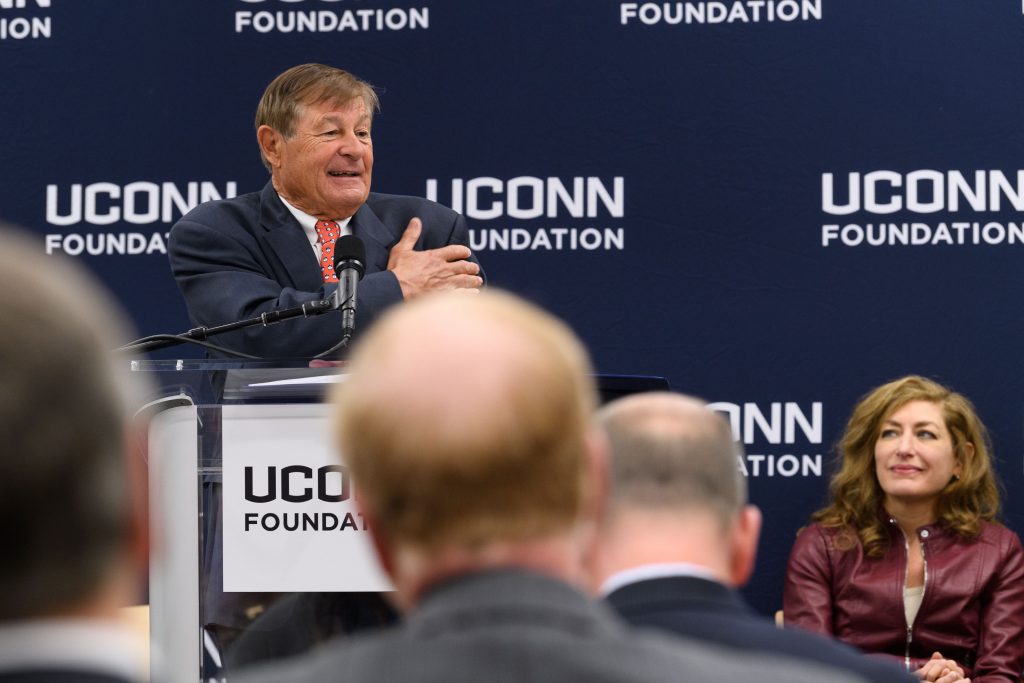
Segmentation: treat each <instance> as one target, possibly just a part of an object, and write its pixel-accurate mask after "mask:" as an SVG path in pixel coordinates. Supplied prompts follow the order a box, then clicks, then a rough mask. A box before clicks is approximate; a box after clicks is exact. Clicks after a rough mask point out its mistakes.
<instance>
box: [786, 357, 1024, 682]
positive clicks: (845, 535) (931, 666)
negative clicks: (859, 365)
mask: <svg viewBox="0 0 1024 683" xmlns="http://www.w3.org/2000/svg"><path fill="white" fill-rule="evenodd" d="M989 450H990V447H989V445H988V434H987V432H986V430H985V427H984V425H983V424H982V423H981V421H980V420H979V419H978V416H977V415H976V414H975V411H974V407H973V406H972V405H971V403H970V401H968V400H967V399H966V398H965V397H963V396H961V395H960V394H957V393H954V392H952V391H950V390H949V389H947V388H946V387H943V386H942V385H939V384H936V383H935V382H932V381H930V380H927V379H924V378H922V377H916V376H911V377H904V378H903V379H899V380H896V381H894V382H890V383H889V384H886V385H884V386H881V387H878V388H877V389H875V390H874V391H872V392H870V393H869V394H868V395H867V396H865V397H864V398H863V399H862V400H861V401H860V403H859V404H857V407H856V408H854V411H853V415H852V416H851V417H850V421H849V424H847V427H846V433H845V434H844V435H843V438H842V440H841V441H840V443H839V454H840V456H841V459H842V464H841V467H840V469H839V471H838V472H837V473H836V474H835V475H834V476H833V478H832V482H831V485H830V494H831V501H830V503H829V504H828V505H827V506H826V507H825V508H823V509H822V510H819V511H818V512H816V513H814V515H812V517H811V519H812V520H813V522H814V523H813V524H811V525H810V526H808V527H806V528H804V529H803V530H801V532H800V533H799V534H798V535H797V539H796V543H795V544H794V546H793V550H792V552H791V553H790V557H789V566H788V568H787V571H786V589H785V597H784V603H783V607H784V612H785V619H786V626H797V627H801V628H804V629H807V630H810V631H815V632H818V633H826V634H830V635H833V636H835V637H836V638H838V639H839V640H842V641H845V642H847V643H849V644H851V645H854V646H856V647H858V648H860V649H861V650H863V651H864V652H867V653H870V654H879V655H888V656H893V657H898V658H899V660H900V661H901V662H903V664H904V665H905V666H906V668H907V669H908V670H911V671H914V672H915V673H916V674H917V676H918V678H920V679H922V680H927V681H943V683H945V682H946V681H953V680H960V679H962V678H964V677H971V679H972V680H973V681H974V683H979V682H983V683H991V682H994V681H1015V682H1018V681H1020V680H1021V671H1022V668H1024V552H1022V550H1021V544H1020V540H1019V539H1018V538H1017V535H1016V534H1015V533H1013V532H1012V531H1010V530H1009V529H1007V528H1006V527H1004V526H1002V525H1001V524H1000V523H998V522H997V521H995V519H996V514H997V512H998V509H999V492H998V488H997V484H996V477H995V473H994V472H993V470H992V462H991V457H990V455H989Z"/></svg>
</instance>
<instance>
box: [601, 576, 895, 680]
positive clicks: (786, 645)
mask: <svg viewBox="0 0 1024 683" xmlns="http://www.w3.org/2000/svg"><path fill="white" fill-rule="evenodd" d="M608 603H609V604H610V605H611V606H612V607H613V608H614V609H615V610H616V611H618V612H619V614H620V615H621V616H622V617H623V618H624V619H625V620H626V621H627V622H629V623H630V624H632V625H634V626H642V627H647V628H653V629H657V630H659V631H663V632H667V633H673V634H676V635H680V636H684V637H687V638H692V639H694V640H698V641H702V642H706V643H714V644H716V645H719V646H723V647H728V648H734V649H735V650H740V651H745V652H764V653H774V654H777V655H781V656H787V657H793V658H796V659H800V660H803V661H807V662H816V663H819V664H824V665H827V666H834V667H839V668H842V669H846V670H849V671H852V672H855V673H857V674H859V675H861V676H864V677H865V678H867V679H868V680H871V681H875V682H876V683H889V682H907V683H909V681H912V680H914V679H913V677H911V676H910V675H909V674H906V673H905V672H903V671H901V670H900V669H899V667H897V666H895V665H892V664H889V663H888V662H883V661H878V660H873V659H871V658H869V657H867V656H866V655H864V654H862V653H861V652H859V651H857V650H855V649H854V648H852V647H850V646H848V645H844V644H843V643H840V642H838V641H834V640H831V639H828V638H825V637H823V636H819V635H816V634H813V633H809V632H805V631H798V630H790V629H780V628H778V627H777V626H776V625H775V624H774V623H773V622H772V621H771V620H769V619H766V618H764V617H762V616H760V615H759V614H756V613H755V612H753V611H752V610H751V609H750V608H749V607H748V606H747V605H746V603H745V602H744V601H743V599H742V598H741V597H740V595H739V593H737V592H736V591H734V590H732V589H730V588H727V587H725V586H722V585H721V584H718V583H715V582H711V581H706V580H704V579H696V578H693V577H672V578H661V579H652V580H649V581H639V582H637V583H634V584H630V585H628V586H625V587H623V588H621V589H619V590H618V591H615V592H613V593H612V594H611V595H609V596H608Z"/></svg>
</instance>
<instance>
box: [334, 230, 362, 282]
mask: <svg viewBox="0 0 1024 683" xmlns="http://www.w3.org/2000/svg"><path fill="white" fill-rule="evenodd" d="M345 261H349V264H348V265H349V266H350V267H351V266H353V265H354V264H353V263H351V262H352V261H355V262H356V263H357V264H358V266H357V269H358V270H359V274H360V275H362V274H363V267H364V264H365V263H366V245H364V244H363V241H362V240H361V239H359V238H358V237H356V236H355V235H342V236H341V237H339V238H338V241H337V242H335V243H334V272H335V273H337V272H338V269H339V268H340V267H341V265H342V264H343V263H344V262H345Z"/></svg>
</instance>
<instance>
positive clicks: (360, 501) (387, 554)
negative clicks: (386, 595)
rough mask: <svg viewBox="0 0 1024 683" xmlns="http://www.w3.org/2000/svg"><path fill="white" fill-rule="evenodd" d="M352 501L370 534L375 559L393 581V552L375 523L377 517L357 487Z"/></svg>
mask: <svg viewBox="0 0 1024 683" xmlns="http://www.w3.org/2000/svg"><path fill="white" fill-rule="evenodd" d="M353 502H354V503H355V506H356V509H357V510H358V511H359V514H360V515H361V516H362V518H363V523H364V524H366V531H367V533H368V534H370V542H371V543H372V544H373V552H374V554H375V555H376V556H377V561H378V562H379V563H380V567H381V569H383V570H384V573H385V574H387V575H388V577H389V578H390V579H391V580H392V581H395V579H396V577H395V568H396V567H395V554H394V551H393V550H392V548H391V546H390V544H389V543H388V542H387V540H386V539H385V538H384V535H383V534H382V533H381V530H380V526H379V525H378V524H377V518H376V517H375V516H374V514H373V511H372V510H370V507H369V506H368V505H367V504H366V500H365V499H364V498H363V495H362V493H361V492H360V490H359V487H358V486H356V487H355V494H354V496H353Z"/></svg>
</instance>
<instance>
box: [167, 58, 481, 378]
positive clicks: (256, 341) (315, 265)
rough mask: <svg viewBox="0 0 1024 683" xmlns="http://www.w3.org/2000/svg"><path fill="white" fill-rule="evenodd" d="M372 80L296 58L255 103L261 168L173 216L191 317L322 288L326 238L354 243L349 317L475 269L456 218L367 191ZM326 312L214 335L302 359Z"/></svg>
mask: <svg viewBox="0 0 1024 683" xmlns="http://www.w3.org/2000/svg"><path fill="white" fill-rule="evenodd" d="M377 109H378V100H377V93H376V92H375V91H374V89H373V88H372V87H371V86H370V85H369V84H368V83H366V82H364V81H362V80H360V79H358V78H356V77H355V76H353V75H352V74H350V73H348V72H346V71H342V70H341V69H336V68H333V67H329V66H324V65H322V64H302V65H300V66H296V67H293V68H291V69H288V70H287V71H285V72H284V73H282V74H281V75H279V76H278V77H277V78H275V79H274V80H273V81H272V82H271V83H270V85H269V86H267V89H266V91H265V92H264V93H263V97H262V99H261V100H260V103H259V106H258V107H257V110H256V140H257V142H258V144H259V149H260V154H261V155H262V157H263V162H264V165H265V166H266V167H267V169H268V170H269V171H270V181H269V182H268V183H267V184H266V186H264V188H263V189H262V190H261V191H259V192H253V193H250V194H245V195H241V196H239V197H235V198H232V199H225V200H218V201H212V202H207V203H205V204H201V205H200V206H198V207H196V208H195V209H193V210H192V211H190V212H189V213H188V214H186V215H185V216H184V217H182V218H181V220H179V221H178V222H177V223H176V224H175V226H174V227H173V228H172V229H171V235H170V242H169V255H170V262H171V269H172V271H173V273H174V277H175V279H176V280H177V282H178V287H179V288H180V289H181V292H182V294H183V295H184V297H185V303H186V304H187V306H188V311H189V316H190V317H191V318H192V322H193V323H194V324H196V325H199V326H207V327H209V326H214V325H221V324H225V323H229V322H233V321H236V320H242V319H249V318H254V317H257V316H259V315H260V314H262V313H266V312H270V311H278V310H282V309H287V308H292V307H296V306H301V305H302V304H303V303H307V302H311V301H319V300H322V299H328V298H330V297H332V296H333V294H334V293H335V292H336V291H337V289H338V284H337V283H338V278H337V276H336V273H335V271H334V258H333V256H334V251H333V250H334V245H335V243H336V241H337V240H338V238H339V237H340V236H341V235H348V234H351V235H355V236H356V237H358V238H359V239H360V240H362V243H363V245H364V247H365V251H366V263H364V264H363V266H364V268H365V276H364V277H363V278H362V280H361V282H360V283H359V286H358V296H357V314H356V317H357V321H358V325H357V329H365V328H366V327H367V326H368V325H369V324H370V323H371V322H372V321H373V319H374V318H376V317H377V315H378V314H379V313H380V312H382V311H383V310H384V309H386V308H387V307H389V306H390V305H392V304H394V303H396V302H399V301H402V300H403V299H411V298H414V297H416V296H419V295H420V294H423V293H426V292H430V291H437V290H449V289H476V288H479V287H480V286H481V285H482V284H483V282H484V275H483V271H482V270H481V269H480V264H479V263H478V262H477V261H476V258H475V257H474V256H473V255H472V253H471V252H470V250H469V247H468V246H467V244H468V241H469V234H468V230H467V228H466V221H465V219H464V218H463V217H462V216H461V215H459V214H457V213H455V212H454V211H452V210H451V209H448V208H446V207H444V206H441V205H440V204H437V203H435V202H431V201H428V200H426V199H423V198H420V197H407V196H399V195H386V194H378V193H374V192H370V180H371V175H372V171H373V140H372V137H371V135H370V131H371V126H372V123H373V114H374V112H375V111H376V110H377ZM338 317H339V316H338V315H337V314H334V313H332V314H328V315H322V316H317V317H311V318H296V319H293V320H289V321H286V322H284V323H282V324H279V325H275V326H273V327H270V328H265V327H263V326H254V327H248V328H245V329H244V330H240V331H235V332H230V333H227V334H224V335H221V336H219V337H217V339H216V343H217V344H219V345H222V346H225V347H227V348H230V349H232V350H236V351H241V352H244V353H248V354H253V355H257V356H262V357H266V358H309V357H312V356H315V355H317V354H319V353H322V352H324V351H326V350H328V349H330V348H332V347H333V346H335V345H336V344H337V343H338V341H339V339H340V337H341V324H340V323H339V320H338Z"/></svg>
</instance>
